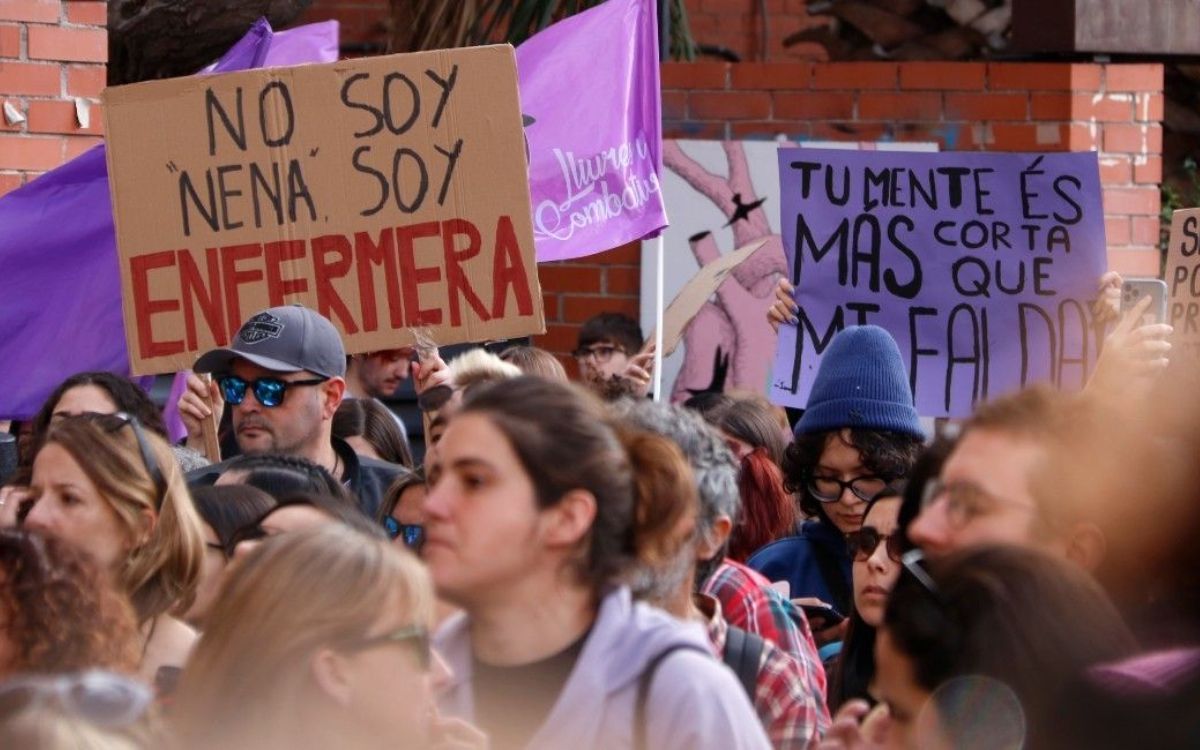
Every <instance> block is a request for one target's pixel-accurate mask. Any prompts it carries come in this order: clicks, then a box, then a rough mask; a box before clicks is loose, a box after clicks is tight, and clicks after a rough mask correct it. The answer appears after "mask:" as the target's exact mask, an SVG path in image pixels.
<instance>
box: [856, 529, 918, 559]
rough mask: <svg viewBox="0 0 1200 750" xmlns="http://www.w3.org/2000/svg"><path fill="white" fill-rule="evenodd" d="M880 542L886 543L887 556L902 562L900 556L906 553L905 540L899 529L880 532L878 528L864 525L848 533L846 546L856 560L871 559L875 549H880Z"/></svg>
mask: <svg viewBox="0 0 1200 750" xmlns="http://www.w3.org/2000/svg"><path fill="white" fill-rule="evenodd" d="M880 543H886V545H887V556H888V558H889V559H891V560H892V562H900V557H901V555H903V554H904V550H903V549H902V546H903V543H904V540H903V538H902V537H901V536H900V532H899V531H897V532H894V533H891V534H880V533H879V531H877V530H876V529H874V528H872V527H870V526H864V527H862V528H861V529H858V530H857V531H851V532H850V533H848V534H846V547H847V548H848V549H849V550H850V558H851V559H853V560H854V561H856V562H866V561H867V560H870V559H871V555H873V554H875V550H877V549H879V545H880Z"/></svg>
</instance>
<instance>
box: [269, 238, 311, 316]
mask: <svg viewBox="0 0 1200 750" xmlns="http://www.w3.org/2000/svg"><path fill="white" fill-rule="evenodd" d="M263 249H264V250H265V251H266V258H267V301H268V304H270V305H271V307H278V306H279V305H282V304H283V301H284V300H283V298H284V297H286V296H287V295H289V294H303V293H304V292H307V291H308V279H305V278H304V277H300V278H294V279H285V278H283V268H282V266H283V264H284V262H286V261H292V260H300V259H301V258H303V257H304V240H287V241H284V242H268V243H267V244H265V245H263Z"/></svg>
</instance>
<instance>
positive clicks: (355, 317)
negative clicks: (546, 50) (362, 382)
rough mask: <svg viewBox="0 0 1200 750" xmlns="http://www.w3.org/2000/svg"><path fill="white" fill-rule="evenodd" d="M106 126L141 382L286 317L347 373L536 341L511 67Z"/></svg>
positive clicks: (139, 110)
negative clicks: (458, 348)
mask: <svg viewBox="0 0 1200 750" xmlns="http://www.w3.org/2000/svg"><path fill="white" fill-rule="evenodd" d="M105 119H106V127H107V133H108V162H109V179H110V182H111V185H112V196H113V213H114V216H115V219H116V227H117V238H118V247H119V256H120V266H121V268H120V272H121V291H122V298H123V303H124V314H125V329H126V339H127V342H128V347H129V356H130V363H131V367H132V370H133V372H134V373H135V374H144V373H155V372H166V371H172V370H176V369H183V368H187V367H189V366H190V365H191V364H192V362H193V361H194V360H195V357H196V355H197V354H198V353H199V352H203V351H205V350H207V349H209V348H212V347H214V346H220V345H224V344H226V343H227V342H228V341H229V338H230V337H231V336H232V335H233V334H234V333H236V332H237V329H238V327H239V326H240V325H241V323H242V322H243V321H244V320H245V319H246V318H247V317H248V316H249V315H250V314H252V313H253V312H254V311H255V310H258V309H262V308H265V307H270V306H274V305H280V304H285V303H290V302H299V303H302V304H305V305H307V306H309V307H312V308H314V309H316V310H317V311H319V312H320V313H321V314H323V315H325V316H326V317H328V318H329V319H330V320H332V321H333V323H334V325H336V326H337V327H338V329H339V330H340V331H341V332H342V335H343V337H344V340H345V343H346V350H347V351H348V352H351V353H353V352H362V351H371V350H377V349H385V348H392V347H396V346H400V345H404V344H411V343H412V342H413V341H414V337H413V334H412V332H411V331H410V330H409V329H413V328H425V329H428V331H429V333H430V334H431V335H432V336H433V338H434V339H435V340H437V342H438V343H439V344H450V343H456V342H465V341H483V340H487V339H497V338H507V337H512V336H520V335H526V334H530V333H540V332H542V331H543V330H544V328H545V325H544V318H543V313H542V296H541V290H540V287H539V285H538V278H537V272H536V266H535V260H534V246H533V233H532V228H531V220H530V206H529V187H528V181H527V177H526V163H525V142H524V136H523V133H522V130H521V114H520V110H519V106H518V97H517V79H516V69H515V64H514V58H513V52H512V48H511V47H507V46H496V47H479V48H472V49H461V50H447V51H438V52H428V53H418V54H410V55H392V56H387V57H376V58H368V59H363V60H353V61H343V62H337V63H330V64H326V65H307V66H299V67H293V68H273V69H268V70H257V71H247V72H240V73H229V74H225V75H220V76H209V77H203V78H188V79H176V80H168V81H153V82H148V83H140V84H136V85H132V86H122V87H117V88H110V89H108V90H107V91H106V93H105Z"/></svg>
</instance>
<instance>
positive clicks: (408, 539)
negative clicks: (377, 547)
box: [383, 516, 425, 552]
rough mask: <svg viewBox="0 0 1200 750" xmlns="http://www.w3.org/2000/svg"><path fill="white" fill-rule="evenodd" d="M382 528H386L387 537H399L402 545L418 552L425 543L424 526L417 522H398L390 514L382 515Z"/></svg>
mask: <svg viewBox="0 0 1200 750" xmlns="http://www.w3.org/2000/svg"><path fill="white" fill-rule="evenodd" d="M383 528H385V529H387V535H388V538H389V539H401V540H403V541H404V546H405V547H408V548H409V549H411V550H413V551H414V552H420V551H421V546H422V545H423V544H425V527H424V526H422V525H421V524H419V523H400V522H399V521H397V520H396V519H395V518H392V517H391V516H384V519H383Z"/></svg>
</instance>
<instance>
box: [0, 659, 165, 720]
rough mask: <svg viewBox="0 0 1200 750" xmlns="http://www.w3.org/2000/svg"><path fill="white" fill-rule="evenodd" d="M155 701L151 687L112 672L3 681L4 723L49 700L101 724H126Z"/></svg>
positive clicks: (1, 708)
mask: <svg viewBox="0 0 1200 750" xmlns="http://www.w3.org/2000/svg"><path fill="white" fill-rule="evenodd" d="M153 701H154V693H153V692H152V691H151V690H150V688H148V687H146V686H145V685H143V684H141V683H140V682H135V681H133V680H130V679H128V678H126V677H122V676H120V675H117V674H112V673H111V672H102V671H99V670H93V671H88V672H83V673H81V674H77V675H63V676H54V677H51V676H36V677H33V676H31V677H15V678H12V679H9V680H6V681H5V682H4V683H3V684H0V724H3V723H5V722H6V721H8V720H9V719H11V718H12V717H14V716H16V715H17V714H19V713H20V712H22V711H24V710H26V709H27V708H30V707H34V706H41V705H45V704H47V703H49V704H53V705H55V706H58V707H60V708H62V709H63V710H65V711H67V712H70V713H72V714H74V715H76V716H79V717H82V718H84V719H86V720H87V721H89V722H91V723H93V724H96V725H97V726H101V727H124V726H128V725H130V724H132V723H134V722H136V721H137V720H139V719H140V718H141V717H142V716H143V715H144V714H145V713H146V710H147V709H148V708H149V707H150V705H151V703H153Z"/></svg>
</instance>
